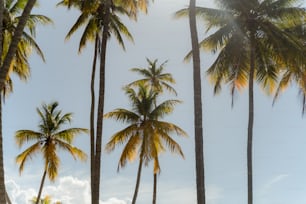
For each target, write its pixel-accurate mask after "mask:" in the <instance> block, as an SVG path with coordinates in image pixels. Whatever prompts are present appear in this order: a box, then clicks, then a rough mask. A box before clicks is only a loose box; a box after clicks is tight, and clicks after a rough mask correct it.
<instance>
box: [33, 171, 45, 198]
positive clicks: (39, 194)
mask: <svg viewBox="0 0 306 204" xmlns="http://www.w3.org/2000/svg"><path fill="white" fill-rule="evenodd" d="M46 175H47V170H45V171H44V174H43V177H42V179H41V182H40V187H39V191H38V195H37V199H36V203H35V204H38V203H39V201H40V197H41V192H42V189H43V186H44V183H45V179H46Z"/></svg>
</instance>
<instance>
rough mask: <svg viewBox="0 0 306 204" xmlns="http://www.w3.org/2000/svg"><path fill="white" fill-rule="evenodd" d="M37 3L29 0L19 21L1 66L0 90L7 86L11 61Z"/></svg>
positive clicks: (34, 0)
mask: <svg viewBox="0 0 306 204" xmlns="http://www.w3.org/2000/svg"><path fill="white" fill-rule="evenodd" d="M35 2H36V0H28V2H27V4H26V6H25V8H24V10H23V12H22V15H21V18H20V19H19V22H18V25H17V27H16V30H15V32H14V36H13V39H12V42H11V44H10V46H9V49H8V52H7V55H6V57H5V59H4V61H3V65H2V66H1V69H0V90H2V89H3V87H4V86H5V79H6V76H7V74H8V71H9V67H10V64H11V61H12V59H13V57H14V55H15V52H16V50H17V45H18V43H19V41H20V38H21V35H22V32H23V29H24V27H25V25H26V22H27V20H28V18H29V15H30V13H31V11H32V8H33V6H34V4H35Z"/></svg>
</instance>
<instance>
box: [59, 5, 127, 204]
mask: <svg viewBox="0 0 306 204" xmlns="http://www.w3.org/2000/svg"><path fill="white" fill-rule="evenodd" d="M59 5H65V6H68V7H69V6H74V7H77V8H78V9H80V10H81V11H82V13H81V15H80V16H79V17H78V19H77V21H76V23H75V24H74V25H73V26H72V28H71V29H70V31H69V32H68V34H67V36H66V39H69V38H70V37H71V35H72V34H73V33H75V31H77V30H78V29H79V28H80V27H81V26H83V25H85V30H84V32H83V34H82V37H81V40H80V44H79V52H81V51H82V49H83V48H84V47H85V46H86V44H87V42H88V41H93V40H94V41H95V48H94V57H93V64H92V75H91V111H90V138H91V139H90V141H91V189H92V202H93V203H99V189H100V188H99V185H100V160H101V145H102V125H101V126H100V124H102V119H101V117H102V116H100V117H99V116H98V117H97V131H96V134H97V135H96V137H95V135H94V134H95V128H94V118H95V115H94V114H95V89H94V84H95V72H96V64H97V57H98V54H99V53H98V52H99V51H100V85H99V91H100V92H102V93H103V94H101V93H99V105H98V113H100V111H102V113H103V106H104V105H103V104H104V86H105V85H104V80H105V79H104V78H105V77H104V72H105V71H104V70H105V56H104V54H105V53H104V51H103V49H106V42H107V41H104V42H103V40H102V39H103V38H102V37H101V33H103V32H104V31H105V29H104V25H103V23H104V20H105V16H103V15H104V14H105V13H104V10H105V9H106V8H105V4H104V2H101V1H92V2H89V4H87V3H86V2H85V3H83V2H80V1H69V0H68V1H67V0H64V1H62V2H60V3H59ZM107 11H109V9H107ZM109 12H110V17H109V21H110V23H109V28H108V31H107V32H109V33H104V38H107V36H110V34H111V33H113V34H114V35H115V36H116V39H117V40H118V42H119V44H120V45H121V46H122V47H123V49H125V46H124V41H123V38H122V34H123V35H125V36H126V37H127V38H128V39H129V40H131V41H133V37H132V35H131V34H130V32H129V31H128V29H127V28H126V27H125V25H124V24H123V23H122V22H121V20H120V18H119V17H118V14H123V15H128V12H127V11H126V10H125V9H124V8H123V7H121V6H120V5H119V6H116V5H113V6H112V8H111V11H109ZM102 36H103V35H102ZM102 42H103V43H102ZM102 45H103V46H104V48H102V47H101V46H102ZM103 62H104V63H103ZM103 64H104V65H103Z"/></svg>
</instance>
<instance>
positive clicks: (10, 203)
mask: <svg viewBox="0 0 306 204" xmlns="http://www.w3.org/2000/svg"><path fill="white" fill-rule="evenodd" d="M5 198H6V203H7V204H12V202H11V200H10V197H9V195H8V193H7V191H5Z"/></svg>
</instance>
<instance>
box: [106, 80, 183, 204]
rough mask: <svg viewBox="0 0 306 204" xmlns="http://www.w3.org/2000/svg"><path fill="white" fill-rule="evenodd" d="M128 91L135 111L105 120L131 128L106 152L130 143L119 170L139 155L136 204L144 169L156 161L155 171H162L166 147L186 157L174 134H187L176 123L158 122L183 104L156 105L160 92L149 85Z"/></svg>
mask: <svg viewBox="0 0 306 204" xmlns="http://www.w3.org/2000/svg"><path fill="white" fill-rule="evenodd" d="M125 92H126V94H127V95H128V97H129V99H130V101H131V105H132V111H130V110H127V109H124V108H118V109H115V110H114V111H111V112H109V113H107V114H105V115H104V117H105V118H112V119H115V120H117V121H121V122H124V123H127V124H128V126H127V127H126V128H124V129H122V130H120V131H118V132H117V133H115V134H114V135H113V136H112V137H111V139H110V141H109V142H108V143H107V144H106V151H107V152H111V151H113V150H114V149H115V147H116V146H118V145H121V144H123V143H126V145H125V147H124V149H123V151H122V153H121V156H120V159H119V164H118V171H119V169H120V168H122V167H124V166H125V165H126V163H127V161H132V160H134V159H135V158H136V157H137V155H138V157H139V166H138V172H137V180H136V186H135V191H134V195H133V200H132V204H135V203H136V199H137V194H138V190H139V184H140V177H141V170H142V166H143V165H145V166H147V165H148V164H149V162H150V161H151V160H152V159H153V160H154V172H158V171H159V169H160V167H159V162H158V154H159V153H160V152H161V151H164V150H165V145H166V146H167V147H168V148H169V149H170V151H171V152H174V153H177V154H179V155H181V156H182V157H183V152H182V150H181V147H180V146H179V144H178V143H176V142H175V141H174V140H173V139H172V138H171V136H170V134H172V133H176V134H177V135H181V136H186V135H187V134H186V133H185V132H184V131H183V130H182V129H181V128H179V127H178V126H176V125H175V124H172V123H168V122H165V121H161V120H157V118H163V117H164V116H166V115H168V114H170V113H171V112H172V111H173V109H174V106H175V105H176V104H178V103H180V101H178V100H166V101H164V102H162V103H161V104H159V105H157V106H155V105H154V102H155V101H156V96H157V93H156V92H155V91H153V90H152V89H150V87H148V86H147V85H145V84H140V85H139V87H138V91H137V92H136V91H135V90H134V89H133V88H131V87H128V86H127V87H125Z"/></svg>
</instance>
